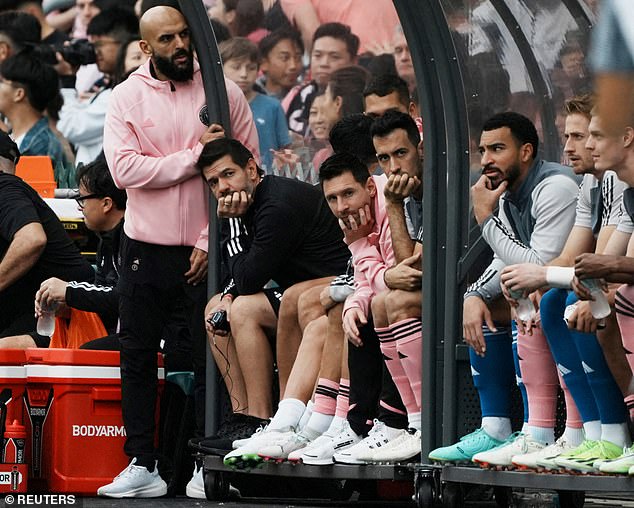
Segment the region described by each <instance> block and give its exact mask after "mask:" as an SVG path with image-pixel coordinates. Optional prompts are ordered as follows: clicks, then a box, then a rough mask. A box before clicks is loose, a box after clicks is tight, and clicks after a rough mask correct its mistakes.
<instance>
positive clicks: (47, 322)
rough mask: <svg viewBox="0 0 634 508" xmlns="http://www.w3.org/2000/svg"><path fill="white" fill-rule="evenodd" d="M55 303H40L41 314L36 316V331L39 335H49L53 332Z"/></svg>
mask: <svg viewBox="0 0 634 508" xmlns="http://www.w3.org/2000/svg"><path fill="white" fill-rule="evenodd" d="M56 310H57V304H56V303H54V304H53V305H42V315H41V316H40V317H39V318H37V327H36V331H37V333H38V334H40V335H44V336H46V337H51V336H52V335H53V332H55V311H56Z"/></svg>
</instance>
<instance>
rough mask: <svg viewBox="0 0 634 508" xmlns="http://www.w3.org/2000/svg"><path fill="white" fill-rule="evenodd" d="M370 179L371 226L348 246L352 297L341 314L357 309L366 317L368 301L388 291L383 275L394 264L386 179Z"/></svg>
mask: <svg viewBox="0 0 634 508" xmlns="http://www.w3.org/2000/svg"><path fill="white" fill-rule="evenodd" d="M372 178H373V179H374V183H375V184H376V196H375V198H374V220H375V226H374V230H373V231H372V233H370V234H369V235H368V236H366V237H365V238H360V239H359V240H357V241H356V242H353V243H351V244H350V245H348V248H349V249H350V252H351V253H352V264H353V265H354V293H353V294H352V295H350V296H349V297H348V299H347V300H346V303H345V304H344V307H343V313H344V314H345V313H346V312H347V311H348V309H351V308H353V307H358V308H360V309H361V310H362V311H363V314H364V315H365V316H367V315H368V314H369V312H370V301H371V300H372V298H373V297H374V295H376V294H378V293H380V292H381V291H385V290H387V289H388V287H387V286H386V285H385V280H384V279H383V275H384V274H385V271H386V270H387V269H388V268H391V267H393V266H394V264H395V258H394V251H393V250H392V234H391V233H390V223H389V222H388V216H387V212H386V211H385V196H384V195H383V189H384V188H385V184H386V182H387V177H386V176H385V175H379V176H373V177H372Z"/></svg>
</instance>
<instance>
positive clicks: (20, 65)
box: [0, 50, 59, 112]
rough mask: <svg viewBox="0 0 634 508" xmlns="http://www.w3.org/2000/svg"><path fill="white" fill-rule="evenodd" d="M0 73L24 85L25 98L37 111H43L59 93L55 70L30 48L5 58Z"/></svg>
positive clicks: (0, 66)
mask: <svg viewBox="0 0 634 508" xmlns="http://www.w3.org/2000/svg"><path fill="white" fill-rule="evenodd" d="M0 74H2V76H3V77H4V78H5V79H8V80H9V81H15V82H16V83H19V84H22V85H24V90H25V92H26V98H27V100H28V101H29V103H30V104H31V106H32V107H33V108H34V109H36V110H37V111H39V112H43V111H44V110H45V109H46V107H47V106H48V104H49V103H50V102H51V101H52V100H53V99H54V98H55V97H56V96H57V94H58V93H59V78H58V76H57V72H56V71H55V69H54V68H53V67H52V66H50V65H49V64H47V63H44V62H43V61H42V60H40V59H39V58H38V57H36V56H35V55H34V54H33V52H32V51H31V50H23V51H20V52H19V53H16V54H15V55H12V56H10V57H9V58H7V59H6V60H5V61H4V62H2V64H1V65H0Z"/></svg>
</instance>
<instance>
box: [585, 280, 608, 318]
mask: <svg viewBox="0 0 634 508" xmlns="http://www.w3.org/2000/svg"><path fill="white" fill-rule="evenodd" d="M581 283H582V284H583V285H584V286H585V287H586V288H588V290H589V291H590V295H592V298H593V300H590V311H591V312H592V317H593V318H595V319H603V318H606V317H608V316H609V315H610V313H611V312H612V309H610V304H609V303H608V299H607V298H606V297H605V293H604V292H603V290H602V289H601V286H600V284H599V283H598V282H597V280H596V279H583V280H582V281H581Z"/></svg>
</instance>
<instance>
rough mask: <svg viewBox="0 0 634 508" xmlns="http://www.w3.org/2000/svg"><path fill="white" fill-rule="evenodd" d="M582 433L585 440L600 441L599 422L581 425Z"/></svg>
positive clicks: (594, 421)
mask: <svg viewBox="0 0 634 508" xmlns="http://www.w3.org/2000/svg"><path fill="white" fill-rule="evenodd" d="M583 431H584V433H585V435H586V439H589V440H591V441H598V440H599V439H601V422H600V421H599V420H592V421H591V422H585V423H584V424H583Z"/></svg>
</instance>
